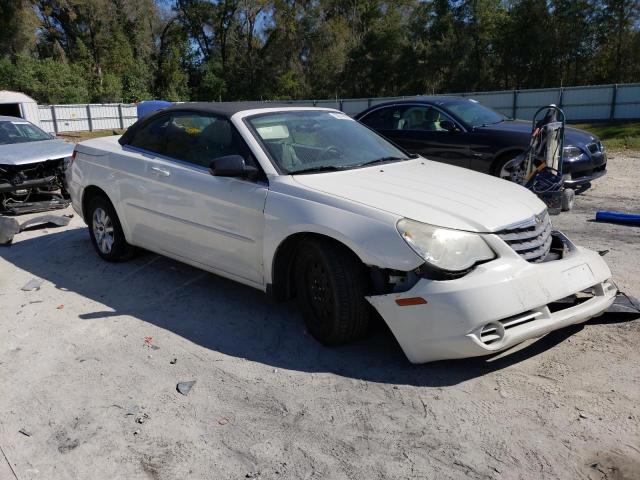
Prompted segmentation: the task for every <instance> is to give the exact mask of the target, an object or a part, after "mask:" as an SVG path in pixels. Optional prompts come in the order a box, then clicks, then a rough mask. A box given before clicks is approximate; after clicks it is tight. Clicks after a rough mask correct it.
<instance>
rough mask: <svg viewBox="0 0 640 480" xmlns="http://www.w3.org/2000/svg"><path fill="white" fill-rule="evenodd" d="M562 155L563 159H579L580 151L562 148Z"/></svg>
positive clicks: (572, 148) (573, 148) (576, 148)
mask: <svg viewBox="0 0 640 480" xmlns="http://www.w3.org/2000/svg"><path fill="white" fill-rule="evenodd" d="M562 154H563V156H564V157H565V158H573V157H579V156H580V155H582V150H580V149H579V148H578V147H564V148H563V149H562Z"/></svg>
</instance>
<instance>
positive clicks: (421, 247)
mask: <svg viewBox="0 0 640 480" xmlns="http://www.w3.org/2000/svg"><path fill="white" fill-rule="evenodd" d="M397 228H398V232H400V235H402V238H404V239H405V241H406V242H407V243H408V244H409V246H410V247H411V248H413V250H414V251H415V252H416V253H417V254H418V255H420V256H421V257H422V258H424V259H425V261H427V262H428V263H429V264H430V265H433V266H434V267H437V268H441V269H443V270H449V271H453V272H459V271H462V270H467V269H469V268H471V267H473V266H474V265H475V264H476V263H478V262H484V261H487V260H492V259H494V258H495V256H496V255H495V253H494V252H493V250H491V248H490V247H489V245H487V242H485V241H484V239H483V238H482V236H480V235H478V234H477V233H470V232H462V231H460V230H450V229H448V228H440V227H434V226H432V225H427V224H426V223H421V222H416V221H414V220H409V219H408V218H404V219H402V220H400V221H399V222H398V225H397Z"/></svg>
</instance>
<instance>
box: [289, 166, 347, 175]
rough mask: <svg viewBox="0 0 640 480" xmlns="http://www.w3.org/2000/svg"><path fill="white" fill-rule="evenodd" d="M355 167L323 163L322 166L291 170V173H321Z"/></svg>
mask: <svg viewBox="0 0 640 480" xmlns="http://www.w3.org/2000/svg"><path fill="white" fill-rule="evenodd" d="M349 168H353V167H351V166H350V165H322V166H320V167H310V168H303V169H302V170H295V171H293V172H289V175H297V174H299V173H303V174H304V173H320V172H337V171H339V170H348V169H349Z"/></svg>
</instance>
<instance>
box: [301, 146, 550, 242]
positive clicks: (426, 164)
mask: <svg viewBox="0 0 640 480" xmlns="http://www.w3.org/2000/svg"><path fill="white" fill-rule="evenodd" d="M293 178H294V179H295V181H296V182H298V183H300V184H302V185H304V186H305V187H307V188H312V189H315V190H318V191H322V192H325V193H328V194H331V195H335V196H338V197H342V198H345V199H348V200H351V201H354V202H358V203H361V204H365V205H368V206H370V207H373V208H377V209H380V210H384V211H387V212H389V213H393V214H395V215H398V216H401V217H406V218H410V219H413V220H417V221H419V222H424V223H428V224H431V225H436V226H440V227H447V228H455V229H458V230H466V231H471V232H493V231H497V230H500V229H502V228H504V227H506V226H509V225H513V224H514V223H518V222H522V221H524V220H527V219H529V218H531V217H532V216H534V215H537V214H539V213H540V212H542V211H543V210H544V209H545V204H544V203H543V202H542V201H541V200H540V199H538V197H536V196H535V195H534V194H533V193H531V192H530V191H529V190H527V189H525V188H524V187H521V186H519V185H516V184H515V183H511V182H508V181H506V180H501V179H499V178H496V177H491V176H489V175H485V174H483V173H478V172H474V171H472V170H467V169H464V168H460V167H454V166H451V165H446V164H443V163H438V162H432V161H429V160H423V159H416V160H408V161H404V162H397V163H390V164H385V165H379V166H375V167H366V168H359V169H354V170H346V171H343V172H328V173H318V174H309V175H294V176H293Z"/></svg>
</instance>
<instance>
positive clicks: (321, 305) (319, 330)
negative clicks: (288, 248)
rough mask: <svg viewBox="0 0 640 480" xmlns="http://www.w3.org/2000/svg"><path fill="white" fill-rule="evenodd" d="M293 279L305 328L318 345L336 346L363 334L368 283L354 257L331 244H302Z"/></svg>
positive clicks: (367, 310) (368, 310) (367, 312)
mask: <svg viewBox="0 0 640 480" xmlns="http://www.w3.org/2000/svg"><path fill="white" fill-rule="evenodd" d="M294 276H295V283H296V293H297V298H298V303H299V305H300V308H301V310H302V313H303V315H304V319H305V324H306V326H307V329H308V330H309V332H310V333H311V334H312V335H313V336H314V337H315V338H316V339H317V340H318V341H320V342H322V343H325V344H329V345H337V344H343V343H347V342H350V341H352V340H355V339H357V338H360V337H362V336H364V335H365V334H366V332H367V330H368V327H369V321H370V318H371V306H370V305H369V303H368V302H367V300H366V299H365V295H367V291H368V284H369V282H368V276H367V271H366V269H365V267H364V265H362V263H360V260H359V259H358V258H357V257H356V256H355V255H354V254H352V253H351V252H349V251H348V250H347V249H346V248H345V247H342V246H340V245H338V244H335V243H333V242H330V241H322V240H318V239H312V240H308V241H305V242H304V243H303V244H302V245H301V246H300V248H299V250H298V253H297V255H296V263H295V271H294Z"/></svg>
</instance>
